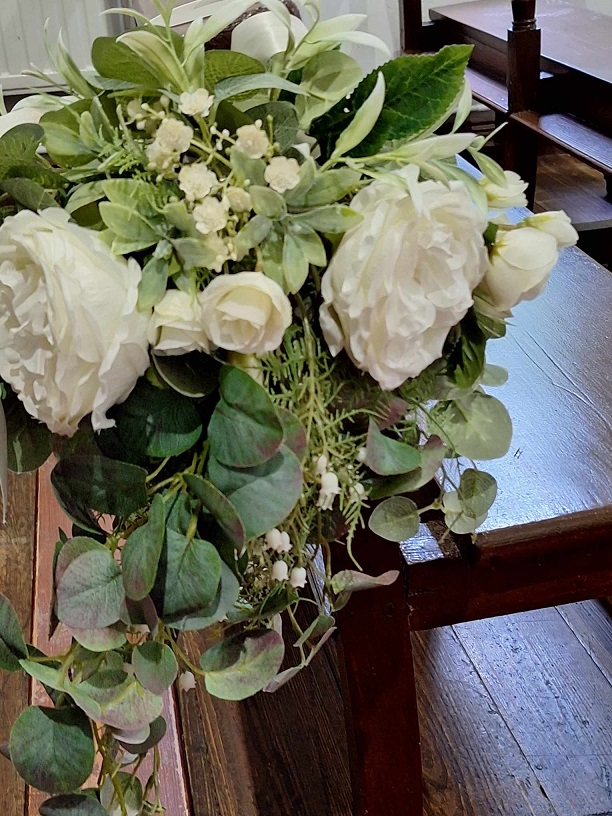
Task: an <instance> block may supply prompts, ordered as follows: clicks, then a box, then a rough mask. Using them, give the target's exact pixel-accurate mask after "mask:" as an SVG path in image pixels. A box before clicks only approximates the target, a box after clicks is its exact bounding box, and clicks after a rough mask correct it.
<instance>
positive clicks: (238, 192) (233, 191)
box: [225, 187, 253, 213]
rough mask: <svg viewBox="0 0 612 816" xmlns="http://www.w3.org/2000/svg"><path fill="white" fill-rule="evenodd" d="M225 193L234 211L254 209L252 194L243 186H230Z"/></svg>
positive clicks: (240, 211)
mask: <svg viewBox="0 0 612 816" xmlns="http://www.w3.org/2000/svg"><path fill="white" fill-rule="evenodd" d="M225 195H226V196H227V201H228V204H229V206H230V207H231V209H232V210H233V211H234V212H237V213H242V212H250V211H251V210H252V209H253V202H252V201H251V196H250V195H249V194H248V193H247V191H246V190H243V189H242V187H228V188H227V190H226V191H225Z"/></svg>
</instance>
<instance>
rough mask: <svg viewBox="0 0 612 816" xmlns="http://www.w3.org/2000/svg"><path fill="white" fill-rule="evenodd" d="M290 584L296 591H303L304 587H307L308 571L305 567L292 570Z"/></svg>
mask: <svg viewBox="0 0 612 816" xmlns="http://www.w3.org/2000/svg"><path fill="white" fill-rule="evenodd" d="M289 583H290V584H291V586H292V587H294V588H295V589H302V587H305V586H306V570H305V569H304V567H294V568H293V569H292V570H291V577H290V578H289Z"/></svg>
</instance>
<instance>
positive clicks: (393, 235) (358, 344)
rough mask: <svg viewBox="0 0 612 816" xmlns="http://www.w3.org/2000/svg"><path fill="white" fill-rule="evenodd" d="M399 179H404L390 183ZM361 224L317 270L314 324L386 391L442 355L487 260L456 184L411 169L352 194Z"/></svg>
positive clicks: (478, 218) (479, 224) (474, 218)
mask: <svg viewBox="0 0 612 816" xmlns="http://www.w3.org/2000/svg"><path fill="white" fill-rule="evenodd" d="M399 180H402V181H404V182H405V185H404V184H398V183H397V182H398V181H399ZM351 207H352V208H353V209H354V210H356V211H357V212H358V213H360V214H361V215H362V216H363V221H362V223H361V224H359V225H358V226H356V227H354V228H353V229H352V230H350V232H348V233H347V234H346V235H345V236H344V238H343V239H342V241H341V243H340V246H339V247H338V250H337V252H336V254H335V255H334V257H333V258H332V260H331V262H330V264H329V267H328V269H327V271H326V273H325V275H324V276H323V282H322V294H323V299H324V303H323V306H322V308H321V313H320V320H321V328H322V329H323V333H324V335H325V339H326V340H327V343H328V345H329V348H330V350H331V352H332V354H334V355H336V354H338V353H339V352H340V351H341V350H342V348H345V349H346V351H347V353H348V354H349V356H350V357H351V359H352V360H353V362H354V363H355V365H356V366H357V367H358V368H360V369H362V370H364V371H367V372H369V373H370V374H371V376H372V377H373V378H374V379H375V380H377V382H378V383H379V384H380V385H381V387H382V388H384V389H385V390H392V389H394V388H397V387H399V386H400V385H401V384H402V383H403V382H404V381H405V380H407V379H408V378H409V377H416V376H418V375H419V374H420V373H421V371H423V370H424V369H425V368H427V366H428V365H430V363H432V362H433V361H434V360H437V359H438V358H439V357H440V356H441V355H442V348H443V346H444V341H445V340H446V338H447V336H448V333H449V331H450V329H451V328H452V327H453V326H455V325H456V324H457V323H459V321H460V320H461V319H462V318H463V317H464V316H465V314H466V312H467V310H468V309H469V308H470V306H471V305H472V303H473V298H472V292H473V290H474V288H475V287H476V286H477V285H478V283H479V282H480V281H481V279H482V277H483V275H484V273H485V269H486V266H487V253H486V249H485V244H484V239H483V232H484V230H485V228H486V226H487V221H486V218H485V216H484V215H483V214H482V213H481V212H480V211H479V210H478V209H477V208H476V207H475V206H474V205H473V203H472V200H471V198H470V195H469V193H468V191H467V190H466V188H465V187H464V185H463V184H461V183H460V182H454V181H451V182H450V184H449V186H448V187H447V186H446V185H444V184H442V183H441V182H435V181H424V182H419V181H418V168H416V167H414V166H409V167H407V168H404V169H403V170H401V171H398V172H397V173H394V174H393V178H390V179H389V181H386V180H385V179H380V180H379V181H375V182H374V183H373V184H371V185H370V186H369V187H366V188H365V189H364V190H362V191H361V192H359V193H358V194H357V195H356V196H355V198H354V199H353V202H352V204H351Z"/></svg>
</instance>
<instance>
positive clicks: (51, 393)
mask: <svg viewBox="0 0 612 816" xmlns="http://www.w3.org/2000/svg"><path fill="white" fill-rule="evenodd" d="M141 278H142V270H141V269H140V267H139V265H138V263H137V261H135V260H134V259H130V260H129V261H126V259H125V258H123V257H121V256H117V255H113V253H112V252H111V250H110V249H109V247H108V246H107V245H106V244H105V243H104V242H103V241H102V239H101V238H100V234H99V233H98V232H95V231H94V230H90V229H85V228H84V227H80V226H77V224H74V223H72V222H71V221H70V216H69V215H68V213H67V212H65V210H62V209H60V208H59V207H53V208H50V209H47V210H43V211H42V212H40V213H34V212H31V211H30V210H22V211H21V212H20V213H18V214H17V215H14V216H9V217H8V218H5V220H4V223H3V224H2V226H0V377H1V378H2V379H3V380H4V382H5V383H8V384H9V385H10V386H11V387H12V388H13V390H14V391H15V392H16V393H17V395H18V396H19V399H20V400H21V402H22V403H23V405H24V407H25V409H26V411H27V412H28V413H29V414H30V415H31V416H33V417H34V418H35V419H37V420H38V421H39V422H44V423H45V425H47V427H48V428H49V429H50V430H51V431H52V432H53V433H56V434H60V435H62V436H72V435H73V434H74V433H75V432H76V430H77V428H78V426H79V423H80V422H81V420H82V419H84V417H86V416H87V415H88V414H92V416H91V424H92V426H93V428H94V430H96V431H98V430H102V429H103V428H111V427H113V426H114V424H115V422H114V420H112V419H111V418H109V417H107V416H106V412H107V411H108V410H109V408H112V406H114V405H117V403H119V402H123V400H125V399H127V397H128V395H129V394H130V392H131V391H132V389H133V388H134V386H135V385H136V382H137V380H138V378H139V377H141V376H142V375H143V374H144V373H145V371H146V370H147V368H148V367H149V343H148V340H147V327H148V324H149V319H150V315H151V312H150V310H149V311H147V312H140V311H139V310H138V309H137V308H136V304H137V300H138V285H139V283H140V281H141Z"/></svg>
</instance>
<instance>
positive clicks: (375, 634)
mask: <svg viewBox="0 0 612 816" xmlns="http://www.w3.org/2000/svg"><path fill="white" fill-rule="evenodd" d="M610 303H612V278H611V277H610V275H609V273H608V272H607V271H606V270H605V269H603V268H602V267H601V266H599V264H597V263H596V262H594V261H593V260H592V259H590V258H588V257H587V256H586V255H584V253H582V252H581V251H580V250H578V249H570V250H565V251H564V252H563V253H562V254H561V260H560V263H559V265H558V267H557V268H556V270H555V272H554V273H553V277H552V279H551V281H550V283H549V286H548V289H547V290H546V292H545V293H544V294H543V295H542V296H541V298H539V299H538V300H537V301H535V302H534V303H530V304H528V305H525V306H523V307H518V308H517V309H516V313H515V318H514V320H513V321H512V325H511V326H510V327H509V330H508V336H507V338H506V339H504V340H500V341H496V342H493V343H491V344H490V351H489V354H488V359H489V360H490V362H492V363H497V364H500V365H504V366H506V367H507V368H508V369H509V371H510V378H509V381H508V383H507V384H506V385H505V386H504V387H503V388H502V389H499V396H500V398H501V399H502V400H503V401H504V403H505V404H506V405H507V407H508V409H509V411H510V414H511V416H512V418H513V422H514V429H515V432H514V439H513V444H512V448H511V451H510V453H509V454H508V455H507V456H506V457H505V459H503V460H500V461H499V462H487V463H483V466H484V467H485V469H486V470H488V471H490V472H491V473H492V474H493V475H494V476H495V477H496V478H497V480H498V484H499V495H498V498H497V501H496V503H495V504H494V506H493V508H492V512H491V515H490V517H489V519H488V520H487V522H486V524H485V526H484V530H483V532H481V533H479V535H478V536H477V538H476V540H475V541H474V542H472V541H471V540H470V539H469V538H464V537H460V536H450V537H448V538H446V539H444V538H443V537H442V533H443V527H442V525H441V523H440V521H439V520H437V519H435V518H433V519H432V520H431V521H429V522H428V524H427V525H422V528H421V534H420V536H419V537H418V539H417V540H415V541H411V542H408V543H407V544H406V545H403V546H402V547H401V548H398V547H397V546H393V545H385V544H382V543H381V542H378V541H377V542H376V547H373V546H372V542H371V540H369V538H368V536H367V534H364V535H363V536H362V538H361V539H360V541H359V542H357V543H356V545H354V546H353V552H354V554H355V556H356V558H357V560H358V561H359V563H360V564H361V565H362V566H363V568H364V569H365V570H366V571H368V572H371V573H373V574H379V573H382V572H384V571H386V570H389V569H401V571H402V582H401V583H398V584H396V585H394V586H392V587H389V588H386V589H381V590H376V592H372V593H367V592H364V593H360V594H359V595H358V596H355V597H354V598H353V599H352V602H351V604H349V605H348V606H347V607H346V609H345V610H344V611H343V613H342V618H341V621H340V633H341V642H342V646H343V649H342V651H343V654H344V687H345V703H346V712H347V724H348V729H349V733H350V734H351V735H352V740H351V741H352V773H353V791H354V795H355V809H354V814H355V816H389V815H390V814H402V816H421V815H422V785H421V767H420V747H419V732H418V715H417V707H416V694H415V686H414V674H413V669H412V647H411V637H410V635H411V632H413V631H418V630H423V629H429V628H434V627H438V626H446V625H448V624H451V623H459V622H463V621H469V620H476V619H481V618H486V617H493V616H497V615H506V614H511V613H513V612H519V611H525V610H531V609H539V608H544V607H548V606H553V605H557V604H563V603H570V602H574V601H580V600H585V599H588V598H596V597H601V596H604V595H609V594H610V593H611V592H612V546H611V544H612V369H611V368H610V366H609V364H608V360H609V353H608V352H609V348H610V337H612V312H611V310H610ZM567 772H568V773H571V768H568V769H567Z"/></svg>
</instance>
